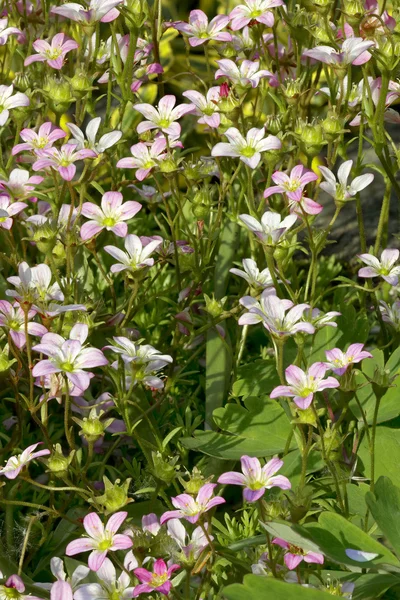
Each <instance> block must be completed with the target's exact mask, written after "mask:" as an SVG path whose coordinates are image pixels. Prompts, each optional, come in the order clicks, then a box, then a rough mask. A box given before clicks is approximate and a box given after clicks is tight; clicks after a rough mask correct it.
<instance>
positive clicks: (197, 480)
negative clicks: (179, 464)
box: [178, 467, 213, 496]
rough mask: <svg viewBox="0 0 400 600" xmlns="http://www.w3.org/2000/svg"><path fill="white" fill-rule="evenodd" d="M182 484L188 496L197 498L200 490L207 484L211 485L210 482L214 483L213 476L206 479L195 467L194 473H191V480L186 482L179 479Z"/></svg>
mask: <svg viewBox="0 0 400 600" xmlns="http://www.w3.org/2000/svg"><path fill="white" fill-rule="evenodd" d="M178 479H179V481H180V483H181V484H182V486H183V487H184V488H185V492H186V493H187V494H191V495H192V496H197V494H198V492H199V490H200V488H201V487H202V486H203V485H205V484H206V483H209V482H210V481H212V479H213V478H212V476H211V477H209V478H207V479H206V478H205V477H204V476H203V475H202V473H201V471H200V470H199V469H198V468H197V467H194V468H193V471H192V472H191V473H190V476H189V479H188V480H185V479H182V478H181V477H178Z"/></svg>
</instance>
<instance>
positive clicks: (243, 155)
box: [211, 127, 281, 169]
mask: <svg viewBox="0 0 400 600" xmlns="http://www.w3.org/2000/svg"><path fill="white" fill-rule="evenodd" d="M224 135H225V136H226V137H227V138H228V140H229V143H228V144H227V143H223V142H220V143H219V144H217V145H216V146H214V148H213V149H212V151H211V156H229V157H232V158H240V160H241V161H243V162H244V164H245V165H247V166H248V167H250V168H251V169H255V168H256V167H257V166H258V163H259V162H260V160H261V152H266V151H268V150H279V149H280V148H281V141H280V139H279V138H277V137H276V136H274V135H268V136H267V137H264V135H265V129H264V127H262V128H261V129H257V128H256V127H253V128H252V129H250V130H249V131H248V132H247V134H246V139H245V138H244V137H243V136H242V134H241V133H240V131H239V130H238V129H236V127H229V129H227V131H225V133H224Z"/></svg>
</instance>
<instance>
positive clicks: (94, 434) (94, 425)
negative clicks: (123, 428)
mask: <svg viewBox="0 0 400 600" xmlns="http://www.w3.org/2000/svg"><path fill="white" fill-rule="evenodd" d="M103 414H104V411H100V414H99V415H98V414H97V411H96V408H92V410H91V411H90V414H89V417H85V418H83V419H77V418H76V417H72V418H73V420H74V421H75V423H78V425H80V427H81V431H80V432H79V434H80V435H83V436H84V437H85V439H86V440H87V441H88V442H91V443H94V442H96V441H97V440H99V439H100V438H102V437H103V436H104V434H105V431H106V429H107V427H109V426H110V425H111V423H112V422H113V421H114V419H106V420H105V421H102V420H101V417H102V415H103Z"/></svg>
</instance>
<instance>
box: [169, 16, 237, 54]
mask: <svg viewBox="0 0 400 600" xmlns="http://www.w3.org/2000/svg"><path fill="white" fill-rule="evenodd" d="M228 23H229V17H228V16H227V15H217V16H216V17H214V18H213V19H212V20H211V21H210V22H208V18H207V15H206V14H205V13H204V12H203V11H202V10H192V11H191V12H190V14H189V23H184V22H183V21H176V22H175V23H171V26H172V27H174V28H175V29H177V30H178V31H181V32H182V33H184V34H186V35H187V36H188V38H189V44H190V45H191V46H200V45H201V44H204V43H205V42H209V41H211V40H214V41H215V42H230V41H232V36H231V34H230V33H228V32H227V31H222V29H225V27H226V26H227V25H228Z"/></svg>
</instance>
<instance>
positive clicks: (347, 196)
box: [318, 160, 374, 202]
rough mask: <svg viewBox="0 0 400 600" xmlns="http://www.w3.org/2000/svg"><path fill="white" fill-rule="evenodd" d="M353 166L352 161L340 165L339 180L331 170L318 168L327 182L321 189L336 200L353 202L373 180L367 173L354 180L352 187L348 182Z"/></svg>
mask: <svg viewBox="0 0 400 600" xmlns="http://www.w3.org/2000/svg"><path fill="white" fill-rule="evenodd" d="M352 166H353V161H352V160H346V161H345V162H344V163H343V164H342V165H340V167H339V169H338V173H337V179H336V177H335V175H334V174H333V173H332V171H331V170H330V169H328V168H327V167H318V168H319V170H320V171H321V173H322V175H323V176H324V177H325V180H326V181H323V182H322V183H321V184H320V187H321V188H322V189H323V190H324V191H325V192H326V193H327V194H329V195H330V196H332V198H335V200H338V201H341V202H346V201H348V200H352V199H353V198H354V197H355V195H356V194H358V192H361V190H363V189H365V188H366V187H367V186H369V185H370V184H371V183H372V182H373V180H374V175H373V174H372V173H366V174H365V175H360V176H359V177H356V178H355V179H353V181H352V182H351V184H350V185H348V184H347V180H348V178H349V175H350V171H351V168H352Z"/></svg>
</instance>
